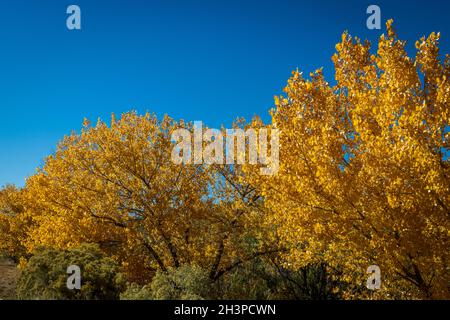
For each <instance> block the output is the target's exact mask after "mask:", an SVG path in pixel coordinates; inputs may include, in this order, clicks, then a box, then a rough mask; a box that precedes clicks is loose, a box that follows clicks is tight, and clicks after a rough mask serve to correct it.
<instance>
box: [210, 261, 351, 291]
mask: <svg viewBox="0 0 450 320" xmlns="http://www.w3.org/2000/svg"><path fill="white" fill-rule="evenodd" d="M334 278H335V277H333V276H332V274H330V270H329V269H328V268H327V266H326V265H325V264H312V265H308V266H306V267H304V268H301V269H299V270H295V271H293V270H288V269H284V268H283V267H281V266H280V265H278V264H277V262H276V261H275V260H270V259H256V260H254V261H252V262H249V263H247V264H246V265H243V266H242V267H240V268H237V269H235V270H234V271H233V272H231V273H230V274H228V275H226V276H225V277H224V278H223V279H221V280H220V281H219V282H218V283H217V284H216V286H217V289H216V291H217V292H221V298H222V299H246V300H270V299H275V300H277V299H300V300H328V299H337V298H339V297H340V296H339V293H340V292H341V291H342V288H343V285H344V284H343V283H340V282H338V281H335V280H334Z"/></svg>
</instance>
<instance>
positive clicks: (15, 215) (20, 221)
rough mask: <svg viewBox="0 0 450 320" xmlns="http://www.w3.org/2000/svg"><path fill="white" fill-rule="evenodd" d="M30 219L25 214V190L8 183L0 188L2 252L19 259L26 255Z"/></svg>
mask: <svg viewBox="0 0 450 320" xmlns="http://www.w3.org/2000/svg"><path fill="white" fill-rule="evenodd" d="M29 227H30V219H29V218H27V217H26V216H25V207H24V199H23V190H20V189H18V188H16V187H15V186H12V185H7V186H5V187H4V188H3V189H1V190H0V254H6V255H7V256H9V257H10V258H13V259H15V260H19V259H20V258H21V257H23V256H25V255H26V249H25V247H24V245H23V243H24V242H25V241H26V239H27V232H28V229H29Z"/></svg>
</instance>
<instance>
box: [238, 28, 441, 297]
mask: <svg viewBox="0 0 450 320" xmlns="http://www.w3.org/2000/svg"><path fill="white" fill-rule="evenodd" d="M387 32H388V34H387V36H385V35H383V36H381V37H380V40H379V43H378V51H377V54H371V53H370V43H369V42H367V41H366V42H364V43H362V42H361V41H360V40H359V39H358V38H355V39H353V38H352V37H351V36H349V35H348V34H347V33H344V34H343V35H342V41H341V42H340V43H339V44H337V45H336V50H337V53H336V54H335V55H334V56H333V62H334V66H335V77H336V81H337V84H336V85H335V86H331V85H330V84H329V83H328V82H327V81H326V80H325V78H324V76H323V73H322V70H317V71H316V72H315V73H312V74H311V80H306V79H305V78H303V76H302V74H301V73H300V72H298V71H295V72H293V75H292V77H291V78H290V79H289V81H288V84H287V86H286V88H285V90H284V91H285V93H286V95H285V96H280V97H276V99H275V104H276V109H275V110H274V111H273V112H272V126H273V127H275V128H277V129H279V130H280V132H281V137H280V148H281V150H280V162H281V166H280V169H279V172H278V174H277V175H275V176H261V175H259V174H258V171H257V170H255V169H254V168H253V167H250V166H247V167H246V168H245V171H246V173H247V175H248V176H247V179H248V180H249V181H250V182H251V183H252V184H253V185H255V186H257V187H258V189H259V192H261V194H262V195H263V197H264V200H265V206H266V207H267V209H268V211H269V214H268V219H267V220H266V223H267V224H269V225H273V226H276V228H277V237H278V238H279V239H280V240H281V242H282V243H285V244H286V245H287V246H289V248H290V251H289V253H287V254H286V255H285V266H286V267H289V268H298V267H301V266H304V265H306V264H309V263H312V262H315V261H322V260H324V261H326V262H327V263H328V264H329V265H330V266H335V267H337V266H340V267H342V268H343V269H344V270H345V275H346V279H347V280H348V281H358V283H360V284H361V286H364V285H365V279H366V278H367V276H366V275H365V271H366V269H367V267H368V266H369V265H372V264H377V265H379V266H380V268H381V271H382V289H383V290H384V291H383V293H384V294H385V295H384V297H389V296H392V295H390V294H392V292H395V291H396V290H397V296H398V288H400V287H402V288H407V289H405V292H404V296H403V297H422V298H443V297H446V298H448V297H450V291H449V288H448V283H449V280H450V279H449V274H450V273H449V270H448V258H449V250H448V248H449V247H450V246H449V245H450V242H449V230H450V220H449V218H450V179H449V177H450V163H449V158H448V154H449V153H448V148H449V136H450V134H449V127H448V126H449V117H450V108H449V103H450V83H449V81H450V80H449V75H450V59H449V56H448V55H447V56H446V59H445V61H444V62H442V61H441V60H440V55H439V37H440V35H439V34H435V33H432V34H431V35H430V36H429V37H428V38H427V39H425V38H422V39H421V40H420V41H418V42H417V43H416V47H417V49H418V52H417V56H416V58H415V59H413V58H410V57H408V55H407V53H406V51H405V42H403V41H400V40H399V39H398V38H397V35H396V33H395V32H394V30H393V27H392V21H389V22H388V23H387ZM391 289H392V290H391Z"/></svg>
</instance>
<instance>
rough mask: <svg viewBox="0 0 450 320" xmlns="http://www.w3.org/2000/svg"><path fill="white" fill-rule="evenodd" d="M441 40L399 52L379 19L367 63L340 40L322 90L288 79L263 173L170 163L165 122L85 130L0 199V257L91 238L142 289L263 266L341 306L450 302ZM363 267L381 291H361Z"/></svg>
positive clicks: (143, 120) (448, 89)
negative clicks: (322, 279) (360, 301)
mask: <svg viewBox="0 0 450 320" xmlns="http://www.w3.org/2000/svg"><path fill="white" fill-rule="evenodd" d="M439 38H440V35H439V34H435V33H432V34H431V35H430V36H429V37H428V38H422V39H420V40H419V41H418V42H417V43H416V48H417V54H416V56H415V57H414V58H411V57H409V56H408V54H407V52H406V50H405V42H403V41H401V40H400V39H398V38H397V35H396V33H395V31H394V29H393V27H392V21H389V22H388V23H387V35H383V36H382V37H381V38H380V39H379V42H378V48H377V51H376V53H374V52H371V50H372V48H371V44H370V43H368V42H362V41H360V40H359V39H358V38H352V37H351V36H350V35H349V34H348V33H344V34H343V35H342V41H341V42H340V43H339V44H337V45H336V51H337V52H336V54H335V55H334V56H333V57H332V60H333V62H334V66H335V80H336V81H335V84H334V85H331V84H330V83H329V82H327V80H326V79H325V78H324V75H323V73H322V70H321V69H319V70H317V71H316V72H314V73H312V74H311V75H310V79H306V78H305V77H304V76H303V75H302V73H301V72H299V71H295V72H293V74H292V77H291V78H290V79H289V80H288V84H287V86H286V88H285V90H284V91H285V94H284V95H282V96H279V97H276V98H275V108H274V109H273V110H272V111H271V115H272V123H271V124H268V125H267V127H268V128H276V129H278V130H279V132H280V133H281V135H280V159H279V162H280V168H279V171H278V172H277V174H275V175H261V174H260V171H259V168H258V167H257V166H255V165H233V166H227V165H204V164H198V165H194V164H192V165H177V164H174V163H173V161H172V160H171V153H172V149H173V146H174V142H173V141H172V139H171V133H172V132H173V131H174V130H176V129H179V128H186V129H189V130H191V129H192V124H191V123H186V122H184V121H176V120H173V119H171V118H170V117H168V116H166V117H164V118H163V119H158V118H157V117H156V116H154V115H152V114H146V115H143V116H140V115H138V114H136V113H134V112H131V113H126V114H123V115H122V116H121V117H120V118H119V119H116V118H115V117H114V115H113V116H112V120H111V122H110V124H109V125H108V124H106V123H105V122H103V121H101V120H99V121H98V122H97V124H96V125H92V124H91V123H89V122H88V121H87V120H86V121H85V123H84V125H83V128H82V130H81V132H80V133H79V134H77V133H73V134H72V135H70V136H67V137H65V138H64V139H63V140H62V142H61V143H60V144H59V145H58V148H57V151H56V152H55V153H54V154H52V155H50V156H49V157H48V158H47V159H46V161H45V164H44V165H43V166H42V167H41V168H39V169H38V170H37V172H36V174H34V175H33V176H31V177H30V178H29V179H28V180H27V183H26V186H25V187H24V188H23V189H21V190H19V189H16V188H14V187H11V186H9V187H6V188H4V189H3V190H2V191H1V192H0V230H1V234H0V251H3V252H6V253H7V254H9V255H11V256H16V257H18V258H20V257H22V258H28V257H29V255H30V254H31V253H32V252H33V250H35V249H36V248H38V247H41V246H45V247H50V248H57V249H68V248H74V247H77V246H80V245H81V244H83V243H95V244H98V245H99V246H100V248H101V250H102V251H103V252H105V253H107V254H108V255H109V256H110V257H111V258H113V259H114V260H115V261H116V262H117V263H119V264H120V266H121V271H122V272H123V273H124V274H125V275H126V276H127V278H128V280H129V281H130V282H137V283H141V284H145V283H149V282H150V280H151V279H152V278H154V276H155V274H157V273H158V275H159V277H163V276H162V274H164V272H166V273H167V272H169V271H170V272H175V273H176V272H177V271H176V270H177V269H178V268H182V267H183V266H186V265H189V266H198V267H199V268H201V270H203V271H202V272H204V274H205V275H207V278H208V279H209V280H208V281H210V282H211V283H217V282H219V281H223V279H222V278H223V277H226V276H228V275H232V274H233V273H234V272H236V270H238V269H240V268H243V267H245V266H248V265H250V264H252V263H253V262H254V261H256V260H258V261H260V260H261V259H262V260H264V261H265V263H268V264H270V265H271V266H273V268H274V269H273V270H278V271H279V272H280V275H283V276H286V274H288V273H289V272H296V271H298V270H302V268H306V267H308V266H311V265H315V266H317V265H319V266H321V268H324V270H325V269H326V270H327V272H329V274H330V277H331V278H330V279H329V280H327V281H329V284H331V283H339V288H336V292H337V291H340V292H343V297H344V298H424V299H429V298H447V299H448V298H450V288H449V281H450V270H449V265H448V259H449V248H450V241H449V236H450V179H449V178H450V163H449V158H448V149H449V137H450V133H449V118H450V108H449V103H450V83H449V81H450V80H449V76H450V58H449V56H448V55H447V56H446V58H445V60H444V61H441V55H440V52H439ZM240 125H243V126H246V127H261V126H264V124H262V122H261V121H260V120H257V119H255V120H253V121H252V122H250V123H248V124H242V123H241V122H237V123H236V126H240ZM22 260H23V259H22ZM374 264H375V265H378V266H379V267H380V268H381V270H382V281H383V282H382V283H383V284H382V288H381V289H380V290H378V291H376V292H369V291H368V290H367V289H366V288H365V279H367V274H366V269H367V267H368V266H370V265H374ZM195 268H197V267H194V269H195ZM173 270H175V271H173ZM195 270H197V269H195ZM198 270H200V269H198ZM271 270H272V269H271ZM321 270H322V269H321ZM278 271H276V272H278ZM161 272H162V273H161ZM202 275H203V273H202ZM158 279H159V278H158ZM164 279H165V278H164ZM327 279H328V278H327ZM305 281H306V280H305ZM327 286H328V285H327ZM327 290H328V289H327ZM330 290H331V291H332V289H330ZM331 291H330V292H331Z"/></svg>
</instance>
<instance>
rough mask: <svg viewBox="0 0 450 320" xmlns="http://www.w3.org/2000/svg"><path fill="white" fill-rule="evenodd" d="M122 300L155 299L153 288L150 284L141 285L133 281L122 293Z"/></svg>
mask: <svg viewBox="0 0 450 320" xmlns="http://www.w3.org/2000/svg"><path fill="white" fill-rule="evenodd" d="M120 300H153V296H152V290H151V288H150V286H148V285H146V286H143V287H141V286H139V285H138V284H136V283H132V284H130V285H129V286H128V287H127V289H126V290H125V291H124V292H122V293H121V294H120Z"/></svg>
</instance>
